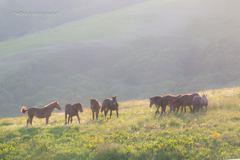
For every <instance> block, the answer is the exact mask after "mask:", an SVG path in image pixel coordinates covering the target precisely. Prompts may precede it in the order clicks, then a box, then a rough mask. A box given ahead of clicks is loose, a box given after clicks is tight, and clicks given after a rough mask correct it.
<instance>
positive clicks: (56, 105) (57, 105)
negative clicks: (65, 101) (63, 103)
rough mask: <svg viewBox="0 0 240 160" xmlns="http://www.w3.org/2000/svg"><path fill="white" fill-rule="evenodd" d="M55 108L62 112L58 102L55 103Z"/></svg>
mask: <svg viewBox="0 0 240 160" xmlns="http://www.w3.org/2000/svg"><path fill="white" fill-rule="evenodd" d="M54 108H57V109H58V110H61V107H60V105H59V103H58V102H55V107H54Z"/></svg>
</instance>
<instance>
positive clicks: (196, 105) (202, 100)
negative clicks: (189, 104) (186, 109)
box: [193, 94, 208, 112]
mask: <svg viewBox="0 0 240 160" xmlns="http://www.w3.org/2000/svg"><path fill="white" fill-rule="evenodd" d="M203 106H206V110H207V107H208V100H207V97H206V95H204V94H203V95H202V97H200V96H195V97H194V98H193V112H196V111H197V112H198V111H199V109H200V108H201V109H202V107H203Z"/></svg>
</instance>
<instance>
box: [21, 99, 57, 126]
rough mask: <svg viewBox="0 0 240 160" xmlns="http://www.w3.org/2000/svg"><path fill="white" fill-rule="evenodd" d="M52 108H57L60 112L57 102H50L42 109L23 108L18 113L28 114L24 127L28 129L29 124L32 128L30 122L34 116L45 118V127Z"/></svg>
mask: <svg viewBox="0 0 240 160" xmlns="http://www.w3.org/2000/svg"><path fill="white" fill-rule="evenodd" d="M54 108H57V109H58V110H61V107H60V105H59V104H58V102H52V103H50V104H48V105H46V106H45V107H43V108H36V107H31V108H29V109H27V107H24V106H23V107H22V108H21V110H20V111H21V112H22V113H25V112H28V119H27V125H26V127H28V123H29V122H30V124H31V126H32V120H33V117H34V116H35V117H37V118H46V124H45V126H46V125H47V124H48V119H49V117H50V116H51V113H52V111H53V109H54Z"/></svg>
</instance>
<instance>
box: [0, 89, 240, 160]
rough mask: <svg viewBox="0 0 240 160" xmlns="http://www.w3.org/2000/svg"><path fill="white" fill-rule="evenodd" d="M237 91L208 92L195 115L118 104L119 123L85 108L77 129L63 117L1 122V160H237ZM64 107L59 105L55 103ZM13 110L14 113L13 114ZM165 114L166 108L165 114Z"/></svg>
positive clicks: (138, 104) (145, 105)
mask: <svg viewBox="0 0 240 160" xmlns="http://www.w3.org/2000/svg"><path fill="white" fill-rule="evenodd" d="M239 92H240V88H239V87H238V88H227V89H221V90H209V91H204V92H201V93H200V94H203V93H204V94H207V95H208V99H209V107H208V110H207V111H206V110H205V108H204V109H203V111H201V112H200V113H196V114H192V113H190V112H189V110H187V113H184V114H180V113H179V114H175V113H169V112H168V113H166V114H164V115H161V116H157V117H154V114H155V107H154V106H153V107H152V108H149V101H148V100H140V101H136V100H132V101H128V102H121V103H120V104H119V106H120V111H119V113H120V114H119V118H118V119H117V118H116V114H115V112H114V113H113V116H112V119H108V118H107V119H106V118H104V116H103V115H102V114H101V116H100V118H99V120H94V121H92V118H91V112H90V110H89V108H84V112H83V113H80V118H81V124H77V119H76V117H74V118H73V123H72V124H69V125H64V113H54V114H53V115H52V116H51V117H50V123H49V125H48V126H47V127H44V124H45V120H44V119H37V118H34V120H33V127H29V128H25V124H26V119H27V116H26V115H25V116H22V117H16V118H2V119H0V130H1V133H0V142H1V143H0V159H236V158H239V157H240V150H239V146H240V130H239V128H240V123H239V120H240V116H239V103H240V96H239ZM60 105H61V106H62V109H63V108H64V107H63V104H60ZM17 111H18V110H17ZM167 111H169V108H168V110H167Z"/></svg>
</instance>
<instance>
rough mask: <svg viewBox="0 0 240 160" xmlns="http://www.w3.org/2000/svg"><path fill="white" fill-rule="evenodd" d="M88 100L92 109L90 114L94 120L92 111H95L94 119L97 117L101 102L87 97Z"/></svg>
mask: <svg viewBox="0 0 240 160" xmlns="http://www.w3.org/2000/svg"><path fill="white" fill-rule="evenodd" d="M89 100H90V108H91V110H92V116H93V120H94V112H96V119H98V113H99V110H100V108H101V103H100V102H99V101H98V100H97V99H89Z"/></svg>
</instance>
